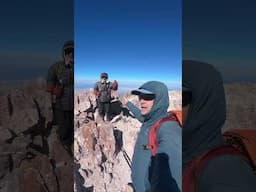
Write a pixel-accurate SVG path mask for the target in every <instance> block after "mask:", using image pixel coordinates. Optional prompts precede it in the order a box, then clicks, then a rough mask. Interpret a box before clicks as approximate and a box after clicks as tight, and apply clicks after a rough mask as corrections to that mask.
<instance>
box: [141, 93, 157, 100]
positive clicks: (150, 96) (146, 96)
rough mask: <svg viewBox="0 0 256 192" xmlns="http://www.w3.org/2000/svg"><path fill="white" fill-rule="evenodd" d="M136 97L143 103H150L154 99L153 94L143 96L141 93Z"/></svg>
mask: <svg viewBox="0 0 256 192" xmlns="http://www.w3.org/2000/svg"><path fill="white" fill-rule="evenodd" d="M138 96H139V100H141V99H143V100H145V101H151V100H153V99H155V95H154V94H143V93H141V94H140V95H138Z"/></svg>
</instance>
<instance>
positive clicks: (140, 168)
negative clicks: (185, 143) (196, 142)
mask: <svg viewBox="0 0 256 192" xmlns="http://www.w3.org/2000/svg"><path fill="white" fill-rule="evenodd" d="M132 94H134V95H138V97H139V103H140V108H138V107H136V106H135V105H134V104H133V103H131V102H130V101H128V100H127V98H125V97H124V98H123V100H122V103H123V105H125V106H127V107H128V109H129V110H130V111H131V112H132V113H133V114H134V116H135V117H136V118H137V119H138V120H139V121H140V122H141V123H142V126H141V128H140V131H139V133H138V137H137V141H136V144H135V148H134V154H133V158H132V182H133V186H134V188H135V191H136V192H154V191H161V192H167V191H168V192H173V191H181V183H182V131H181V128H180V127H179V124H178V123H177V122H175V121H167V122H164V123H162V124H161V126H160V128H159V131H158V140H159V146H158V149H157V154H156V156H155V157H151V152H150V150H146V149H145V146H146V145H147V143H148V133H149V130H150V128H151V126H152V125H153V124H154V123H155V122H156V121H158V120H160V119H162V118H164V117H166V116H168V115H169V114H168V111H167V110H168V107H169V95H168V88H167V86H166V85H165V84H163V83H161V82H158V81H149V82H146V83H145V84H143V85H142V86H141V87H140V88H139V89H138V90H133V91H132Z"/></svg>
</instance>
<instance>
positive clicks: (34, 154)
mask: <svg viewBox="0 0 256 192" xmlns="http://www.w3.org/2000/svg"><path fill="white" fill-rule="evenodd" d="M17 87H18V88H17ZM45 90H46V84H45V82H44V81H34V82H29V83H27V84H24V85H22V86H16V88H9V89H8V91H6V90H5V91H2V92H1V96H0V106H1V108H0V132H1V134H0V156H1V157H0V161H1V163H0V191H3V192H9V191H12V192H31V191H33V192H42V191H47V192H60V191H65V192H70V191H72V190H73V157H71V156H70V155H69V154H68V152H67V151H66V150H65V148H64V147H63V146H62V144H61V143H60V141H59V139H58V136H57V134H56V126H53V125H52V109H51V101H50V95H48V93H46V91H45Z"/></svg>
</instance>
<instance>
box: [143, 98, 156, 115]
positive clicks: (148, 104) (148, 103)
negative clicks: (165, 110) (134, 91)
mask: <svg viewBox="0 0 256 192" xmlns="http://www.w3.org/2000/svg"><path fill="white" fill-rule="evenodd" d="M139 103H140V111H141V114H142V115H146V114H148V113H149V112H150V111H151V109H152V107H153V105H154V99H153V98H152V97H149V98H148V97H147V96H146V95H143V94H142V95H139Z"/></svg>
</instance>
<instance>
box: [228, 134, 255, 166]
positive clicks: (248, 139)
mask: <svg viewBox="0 0 256 192" xmlns="http://www.w3.org/2000/svg"><path fill="white" fill-rule="evenodd" d="M223 136H224V138H225V140H226V142H227V143H228V144H230V145H232V146H233V147H234V148H236V149H238V150H239V151H240V152H241V153H242V154H244V155H245V156H246V157H247V158H248V160H249V163H250V164H251V166H252V168H253V170H254V171H256V130H253V129H234V130H230V131H226V132H224V134H223Z"/></svg>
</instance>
